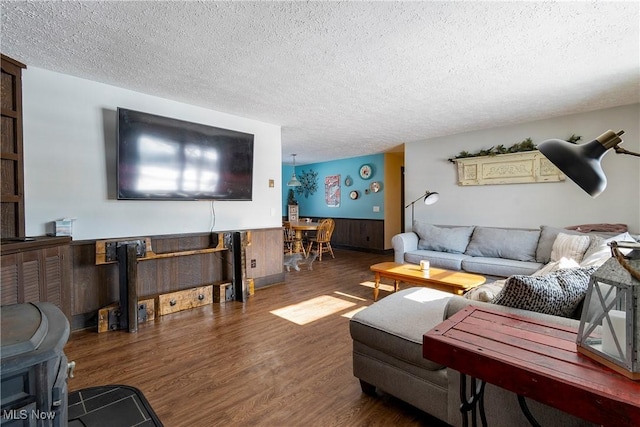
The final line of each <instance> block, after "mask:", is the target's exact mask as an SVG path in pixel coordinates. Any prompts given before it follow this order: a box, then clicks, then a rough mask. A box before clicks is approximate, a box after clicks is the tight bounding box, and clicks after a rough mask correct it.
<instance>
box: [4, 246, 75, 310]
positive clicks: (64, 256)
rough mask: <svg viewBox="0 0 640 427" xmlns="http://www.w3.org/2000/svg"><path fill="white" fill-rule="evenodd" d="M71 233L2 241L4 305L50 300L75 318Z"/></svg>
mask: <svg viewBox="0 0 640 427" xmlns="http://www.w3.org/2000/svg"><path fill="white" fill-rule="evenodd" d="M70 242H71V238H70V237H38V238H35V240H33V241H26V242H11V241H10V242H7V241H6V240H5V241H3V242H2V257H1V261H2V277H1V280H2V293H1V295H0V298H1V303H2V305H7V304H19V303H27V302H50V303H52V304H55V305H56V306H57V307H59V308H60V309H61V310H62V312H63V313H64V314H65V315H66V316H67V318H69V319H70V318H71V282H70V279H71V259H70V257H69V251H70V249H69V243H70Z"/></svg>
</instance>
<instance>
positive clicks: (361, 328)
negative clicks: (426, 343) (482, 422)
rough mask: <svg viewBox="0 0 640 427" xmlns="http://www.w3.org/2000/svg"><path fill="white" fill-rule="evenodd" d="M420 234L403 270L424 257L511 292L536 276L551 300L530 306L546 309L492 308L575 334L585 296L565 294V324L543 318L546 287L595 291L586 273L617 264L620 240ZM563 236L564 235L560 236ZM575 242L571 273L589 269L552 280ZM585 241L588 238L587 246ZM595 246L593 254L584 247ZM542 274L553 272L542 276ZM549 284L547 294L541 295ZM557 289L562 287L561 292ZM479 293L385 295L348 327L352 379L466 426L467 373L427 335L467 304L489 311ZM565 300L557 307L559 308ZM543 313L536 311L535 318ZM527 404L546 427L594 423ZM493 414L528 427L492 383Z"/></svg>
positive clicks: (400, 255)
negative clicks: (444, 358)
mask: <svg viewBox="0 0 640 427" xmlns="http://www.w3.org/2000/svg"><path fill="white" fill-rule="evenodd" d="M414 230H416V232H410V233H402V234H399V235H396V236H394V238H393V245H394V250H395V261H396V262H399V263H416V264H417V263H419V261H420V260H421V259H427V260H429V261H430V262H431V265H432V266H435V267H440V268H446V269H451V270H465V271H468V272H472V273H476V274H483V275H487V276H494V278H496V277H497V278H504V277H507V276H511V277H509V278H508V279H503V280H502V281H496V282H494V283H488V284H485V285H482V287H485V286H487V287H491V286H493V285H495V284H496V283H498V282H502V284H503V286H504V288H505V289H506V288H507V287H508V285H509V283H510V281H513V282H514V283H518V281H520V282H523V281H524V282H526V281H527V280H525V279H527V278H530V279H531V281H532V282H535V283H533V285H535V286H537V287H538V291H540V290H542V291H543V293H542V294H540V295H533V296H532V298H529V301H530V300H533V301H535V304H537V305H538V306H537V307H531V308H530V309H527V308H523V307H526V304H525V305H524V306H523V305H522V304H520V303H521V302H523V301H526V300H522V301H520V298H519V297H518V298H516V300H517V301H515V304H511V306H505V305H497V304H491V307H492V308H494V309H498V310H504V311H511V312H514V313H518V314H520V315H525V316H529V317H537V318H541V319H544V320H547V321H551V322H556V323H562V324H568V325H572V326H575V327H576V328H577V326H578V324H579V321H578V320H577V319H579V316H580V312H581V305H580V304H579V299H578V298H580V296H579V295H578V296H576V294H575V292H573V293H572V292H564V293H563V294H562V295H560V298H561V299H562V298H564V303H565V307H564V311H565V313H571V315H570V317H562V316H564V314H563V315H562V316H561V315H556V314H544V313H545V311H553V310H545V309H544V307H542V310H540V301H541V298H546V297H548V296H549V295H547V294H546V291H547V290H546V289H545V288H544V286H546V285H545V283H546V282H545V281H547V280H548V281H549V283H550V286H551V287H554V289H556V288H558V289H559V288H561V287H562V286H565V285H567V283H569V284H571V283H572V282H571V281H567V280H566V277H565V276H571V275H572V274H574V273H575V275H577V277H579V279H580V280H578V281H579V282H580V283H581V286H582V287H583V289H585V290H586V286H585V283H584V281H585V277H586V278H587V279H586V280H587V281H588V275H586V274H588V273H590V272H591V273H592V272H593V271H594V270H595V268H597V266H598V265H601V264H602V263H604V261H605V260H606V259H608V258H609V257H610V250H609V248H608V246H607V245H606V243H607V241H606V240H604V238H606V237H609V236H612V235H607V234H605V235H603V236H595V235H585V234H583V233H577V232H574V231H570V230H564V229H561V228H556V227H546V226H545V227H541V228H540V229H538V230H528V229H505V228H489V227H444V226H440V227H436V226H428V225H425V224H416V226H414ZM560 233H562V234H563V236H560ZM573 234H575V235H576V236H577V238H576V239H575V240H576V241H578V240H579V241H581V242H582V244H583V246H582V248H581V249H580V251H581V252H582V253H581V254H579V256H578V255H577V254H576V255H575V257H576V260H575V261H573V264H571V263H569V266H570V267H575V266H579V267H580V268H566V269H564V270H555V272H551V273H548V272H549V271H554V270H553V269H550V267H551V266H554V265H555V267H556V268H557V269H562V268H564V267H562V266H561V264H562V261H558V260H556V259H557V258H558V259H559V257H560V256H561V255H562V256H566V255H567V254H573V252H572V251H574V250H575V248H568V247H566V248H565V247H562V248H560V246H562V245H558V242H563V241H566V236H567V235H573ZM585 236H588V237H586V238H585ZM633 238H636V237H634V236H630V235H629V234H628V233H627V234H625V235H624V236H622V237H621V235H613V237H609V239H610V240H629V239H633ZM571 239H573V237H571ZM556 240H558V242H556ZM586 243H588V248H585V246H584V245H585V244H586ZM561 249H562V250H561ZM572 256H573V255H570V257H572ZM563 259H564V258H563ZM542 271H544V272H545V273H544V274H542V273H541V272H542ZM578 273H579V274H578ZM541 274H542V275H541ZM528 275H533V276H528ZM534 279H535V280H534ZM554 281H555V282H554ZM560 282H561V283H560ZM520 284H521V283H520ZM541 284H542V286H543V288H542V289H540V285H541ZM558 284H560V285H562V286H560V287H559V286H558ZM535 286H534V288H535ZM565 291H566V289H565ZM496 292H499V294H498V295H494V296H493V297H492V298H494V301H496V302H498V301H499V300H500V301H507V300H509V298H508V296H507V295H506V294H507V292H504V291H503V288H499V290H498V291H496ZM472 294H473V291H471V292H468V293H467V294H465V296H466V298H465V297H459V296H454V295H452V294H449V293H445V292H442V291H438V290H434V289H428V288H408V289H404V290H402V291H399V292H396V293H392V294H390V295H387V296H384V298H382V299H380V300H379V301H378V302H376V303H374V304H372V305H370V306H369V307H367V308H366V309H364V310H362V311H360V312H359V313H357V314H356V315H354V316H353V318H352V319H351V320H350V323H349V328H350V333H351V337H352V340H353V373H354V376H355V377H357V378H358V379H359V380H360V383H361V386H362V390H363V392H365V393H370V394H372V393H374V392H375V391H376V390H380V391H383V392H386V393H388V394H391V395H393V396H395V397H397V398H399V399H401V400H404V401H406V402H408V403H410V404H411V405H413V406H415V407H417V408H419V409H421V410H423V411H425V412H427V413H429V414H431V415H433V416H435V417H437V418H439V419H441V420H443V421H445V422H447V423H449V424H450V425H452V426H459V425H461V424H462V417H461V415H460V412H459V405H460V397H459V374H458V372H456V371H455V370H452V369H449V368H447V367H445V366H442V365H439V364H436V363H433V362H431V361H429V360H426V359H424V358H423V357H422V336H423V334H424V333H426V332H427V331H429V330H430V329H432V328H433V327H435V326H436V325H438V324H439V323H440V322H442V321H443V320H444V319H447V318H449V317H450V316H452V315H453V314H454V313H456V312H457V311H459V310H460V309H461V308H463V307H465V306H466V305H468V304H475V305H484V304H490V303H487V302H481V301H479V300H473V299H470V298H469V296H470V295H472ZM476 295H478V293H476ZM512 299H513V298H512ZM485 301H486V300H485ZM556 302H557V301H554V304H555V303H556ZM512 303H513V301H512ZM567 304H568V305H567ZM506 305H509V304H506ZM550 305H552V304H551V303H550ZM514 307H515V308H514ZM534 309H535V310H536V311H531V310H534ZM538 311H541V312H538ZM549 392H550V393H552V392H553V391H552V390H550V391H549ZM528 404H529V408H530V410H531V412H532V413H533V414H534V416H535V417H536V419H537V420H538V421H539V422H540V424H541V425H543V426H558V427H560V426H562V427H566V426H585V425H591V424H590V423H587V422H585V421H584V420H581V419H579V418H576V417H573V416H570V415H568V414H566V413H563V412H561V411H558V410H556V409H554V408H551V407H548V406H546V405H543V404H540V403H538V402H535V401H529V402H528ZM485 408H486V414H487V419H488V424H489V425H491V426H504V427H511V426H521V425H522V426H524V425H528V421H527V420H526V418H525V417H524V415H523V414H522V411H521V409H520V406H519V404H518V401H517V397H516V396H515V395H514V394H513V393H510V392H507V391H505V390H503V389H501V388H499V387H496V386H493V385H490V384H488V385H487V386H486V388H485Z"/></svg>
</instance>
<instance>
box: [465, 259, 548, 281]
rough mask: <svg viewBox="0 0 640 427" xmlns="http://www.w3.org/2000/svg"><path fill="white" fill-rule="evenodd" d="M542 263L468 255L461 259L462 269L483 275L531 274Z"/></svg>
mask: <svg viewBox="0 0 640 427" xmlns="http://www.w3.org/2000/svg"><path fill="white" fill-rule="evenodd" d="M540 268H542V264H540V263H538V262H530V261H516V260H513V259H504V258H488V257H468V258H464V259H463V260H462V269H463V270H464V271H467V272H469V273H477V274H482V275H485V276H500V277H508V276H513V275H514V274H524V275H529V274H533V273H535V272H536V271H538V270H540Z"/></svg>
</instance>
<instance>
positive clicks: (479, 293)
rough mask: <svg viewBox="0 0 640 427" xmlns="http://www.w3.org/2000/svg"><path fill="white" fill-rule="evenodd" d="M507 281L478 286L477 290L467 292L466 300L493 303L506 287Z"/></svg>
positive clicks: (502, 280)
mask: <svg viewBox="0 0 640 427" xmlns="http://www.w3.org/2000/svg"><path fill="white" fill-rule="evenodd" d="M505 281H506V279H501V280H496V281H495V282H491V283H485V284H484V285H480V286H476V287H475V288H473V289H471V290H469V291H467V292H466V293H465V294H464V297H465V298H466V299H470V300H471V301H482V302H491V301H493V299H494V298H495V297H496V295H498V294H499V293H500V291H501V290H502V288H503V287H504V282H505Z"/></svg>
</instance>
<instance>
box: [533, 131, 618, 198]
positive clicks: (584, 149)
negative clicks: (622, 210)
mask: <svg viewBox="0 0 640 427" xmlns="http://www.w3.org/2000/svg"><path fill="white" fill-rule="evenodd" d="M538 150H540V152H541V153H542V154H544V155H545V157H546V158H547V159H549V160H550V161H551V162H552V163H553V164H554V165H556V166H557V167H558V169H560V170H561V171H562V172H563V173H564V174H565V175H567V176H568V177H569V178H570V179H571V180H572V181H573V182H575V183H576V184H578V186H579V187H580V188H582V189H583V190H584V191H586V192H587V193H588V194H589V195H591V196H592V197H596V196H597V195H598V194H600V193H602V192H603V191H604V189H605V188H606V187H607V177H606V176H605V174H604V171H603V170H602V166H601V165H600V161H601V160H602V158H603V157H604V155H605V154H606V152H607V151H608V148H606V147H604V146H603V145H602V144H601V143H600V142H599V141H598V140H595V139H594V140H593V141H591V142H588V143H586V144H580V145H577V144H572V143H570V142H567V141H562V140H560V139H550V140H548V141H544V142H542V143H541V144H540V145H538Z"/></svg>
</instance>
